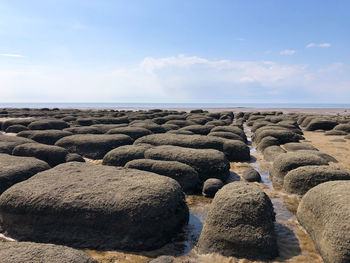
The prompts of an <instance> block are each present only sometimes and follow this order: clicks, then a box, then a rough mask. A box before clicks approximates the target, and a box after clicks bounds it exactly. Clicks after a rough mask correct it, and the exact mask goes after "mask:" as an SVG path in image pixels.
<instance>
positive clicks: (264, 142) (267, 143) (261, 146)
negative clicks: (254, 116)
mask: <svg viewBox="0 0 350 263" xmlns="http://www.w3.org/2000/svg"><path fill="white" fill-rule="evenodd" d="M279 145H280V142H279V140H277V139H276V138H275V137H272V136H266V137H264V138H263V139H261V141H260V142H259V143H258V145H257V146H256V148H257V149H258V150H259V151H262V152H264V150H265V149H266V148H268V147H271V146H279Z"/></svg>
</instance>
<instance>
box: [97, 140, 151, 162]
mask: <svg viewBox="0 0 350 263" xmlns="http://www.w3.org/2000/svg"><path fill="white" fill-rule="evenodd" d="M151 147H153V146H152V145H148V144H138V145H124V146H120V147H118V148H115V149H113V150H111V151H109V152H108V153H106V155H105V156H104V157H103V162H102V164H104V165H112V166H124V165H125V164H126V163H127V162H130V161H132V160H136V159H144V158H145V151H146V150H148V149H150V148H151Z"/></svg>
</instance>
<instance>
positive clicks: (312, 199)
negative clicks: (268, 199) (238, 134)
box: [247, 114, 350, 263]
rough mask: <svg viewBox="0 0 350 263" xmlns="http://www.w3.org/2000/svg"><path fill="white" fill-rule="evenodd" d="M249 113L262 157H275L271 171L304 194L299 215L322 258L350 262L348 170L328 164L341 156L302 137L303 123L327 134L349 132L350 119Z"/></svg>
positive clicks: (288, 188)
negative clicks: (319, 149)
mask: <svg viewBox="0 0 350 263" xmlns="http://www.w3.org/2000/svg"><path fill="white" fill-rule="evenodd" d="M261 115H262V116H264V115H263V114H261ZM261 115H260V116H261ZM251 116H253V117H250V118H252V120H249V119H250V118H248V121H247V125H249V126H251V130H252V132H253V136H252V137H253V141H254V142H255V144H256V147H257V149H258V150H260V151H261V152H262V153H263V155H264V158H265V159H266V160H267V161H272V162H273V163H272V168H271V170H270V177H271V178H272V180H273V182H275V183H277V184H280V185H282V186H283V189H284V191H286V192H288V193H293V194H298V195H300V196H302V199H301V202H300V204H299V207H298V210H297V218H298V221H299V223H300V224H301V225H302V226H303V227H304V228H305V229H306V231H307V232H308V233H309V234H310V236H311V238H312V240H313V241H314V244H315V247H316V249H317V251H318V252H319V253H320V255H321V256H322V258H323V260H324V261H325V262H339V263H345V262H350V245H349V244H350V235H349V233H350V205H349V204H350V202H349V200H350V199H349V198H350V171H349V170H347V169H344V168H339V167H336V166H333V165H329V163H331V162H337V161H336V160H335V159H334V158H333V157H332V156H330V155H328V154H325V153H322V152H320V151H318V149H316V148H315V147H314V146H313V145H311V144H309V143H306V142H300V140H302V139H303V137H302V135H303V131H302V129H301V127H303V128H304V129H305V130H306V131H326V132H325V134H326V135H346V134H347V133H348V132H350V129H349V127H350V126H349V123H350V122H349V119H348V118H346V117H340V116H310V115H298V114H286V115H281V116H279V117H280V118H281V119H280V120H278V121H277V120H276V119H273V120H272V119H271V118H270V117H269V116H264V117H260V118H257V116H259V115H257V116H255V115H251ZM339 131H341V132H339Z"/></svg>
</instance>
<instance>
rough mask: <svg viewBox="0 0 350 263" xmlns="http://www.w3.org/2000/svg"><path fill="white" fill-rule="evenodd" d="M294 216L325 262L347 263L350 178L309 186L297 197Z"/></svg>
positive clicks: (349, 223) (349, 229)
mask: <svg viewBox="0 0 350 263" xmlns="http://www.w3.org/2000/svg"><path fill="white" fill-rule="evenodd" d="M297 218H298V221H299V223H300V224H301V225H302V226H303V227H304V228H305V230H306V231H307V232H308V233H309V235H310V236H311V238H312V240H313V242H314V244H315V248H316V250H317V251H318V252H319V253H320V255H321V256H322V258H323V260H324V262H325V263H348V262H350V181H331V182H326V183H323V184H320V185H317V186H316V187H314V188H312V189H310V190H309V191H308V192H307V193H306V194H305V195H304V196H303V198H302V199H301V202H300V204H299V207H298V211H297Z"/></svg>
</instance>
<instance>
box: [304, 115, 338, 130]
mask: <svg viewBox="0 0 350 263" xmlns="http://www.w3.org/2000/svg"><path fill="white" fill-rule="evenodd" d="M337 124H338V122H336V121H333V120H328V119H319V118H315V119H313V120H312V121H310V123H309V124H308V125H307V126H306V130H307V131H315V130H325V131H328V130H332V129H333V128H334V127H335V126H336V125H337Z"/></svg>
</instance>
